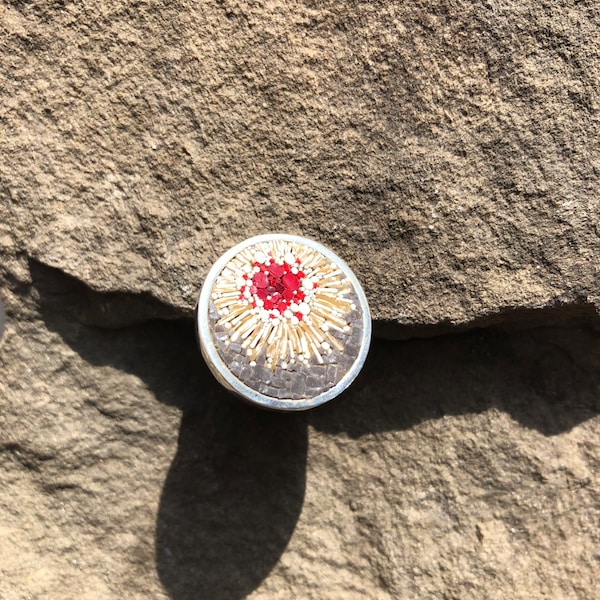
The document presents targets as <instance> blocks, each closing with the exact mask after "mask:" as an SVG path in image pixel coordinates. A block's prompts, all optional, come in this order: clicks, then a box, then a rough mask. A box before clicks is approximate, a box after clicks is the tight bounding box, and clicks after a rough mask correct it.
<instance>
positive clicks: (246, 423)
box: [30, 263, 600, 600]
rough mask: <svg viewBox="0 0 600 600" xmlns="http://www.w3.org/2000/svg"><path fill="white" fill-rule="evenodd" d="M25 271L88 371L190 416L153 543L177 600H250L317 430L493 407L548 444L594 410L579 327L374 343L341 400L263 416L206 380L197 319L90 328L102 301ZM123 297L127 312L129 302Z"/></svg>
mask: <svg viewBox="0 0 600 600" xmlns="http://www.w3.org/2000/svg"><path fill="white" fill-rule="evenodd" d="M30 267H31V274H32V279H33V282H34V286H35V288H36V289H37V291H38V294H39V298H40V305H41V308H40V310H41V314H42V317H43V318H44V320H45V322H46V324H47V326H48V328H49V329H52V330H54V331H57V332H58V333H59V334H60V335H61V336H62V337H63V339H65V341H66V342H67V343H68V344H69V345H70V346H71V347H72V348H73V349H74V350H75V351H76V352H78V353H79V354H80V355H82V356H83V357H84V358H85V359H86V360H87V361H88V362H90V363H91V364H93V365H105V364H111V365H113V366H114V367H116V368H118V369H121V370H123V371H126V372H131V373H135V374H136V375H137V376H139V377H140V378H141V379H143V380H144V381H145V382H146V384H147V385H148V387H149V388H150V389H151V390H152V391H153V392H154V394H155V395H156V397H157V399H159V400H160V401H162V402H164V403H167V404H170V405H175V406H178V407H179V408H180V409H181V410H182V419H181V429H180V433H179V440H178V448H177V452H176V456H175V458H174V460H173V462H172V464H171V466H170V468H169V471H168V474H167V477H166V480H165V482H164V485H163V488H162V493H161V497H160V505H159V510H158V514H157V527H156V541H155V543H156V564H157V570H158V574H159V577H160V580H161V582H162V584H163V585H164V587H165V590H166V591H167V593H168V594H169V595H170V597H171V598H172V599H173V600H187V599H198V598H219V599H225V600H228V599H231V600H235V599H239V598H245V597H246V596H247V595H248V594H249V593H251V592H252V591H253V590H254V589H256V588H257V587H258V586H259V585H260V584H261V582H262V581H263V580H264V579H265V577H266V576H267V575H268V574H269V572H270V571H271V569H272V568H273V567H274V566H275V564H276V563H277V561H278V560H279V558H280V556H281V555H282V553H283V552H284V551H285V548H286V546H287V544H288V542H289V540H290V538H291V536H292V534H293V531H294V529H295V526H296V523H297V521H298V519H299V517H300V513H301V510H302V505H303V501H304V494H305V485H306V462H307V452H308V428H309V427H311V428H313V429H315V430H317V431H319V432H324V433H326V434H328V435H338V434H339V435H348V436H350V437H352V438H359V437H361V436H363V435H368V434H372V433H377V432H381V431H390V430H403V429H408V428H410V427H413V426H414V425H415V424H417V423H420V422H423V421H426V420H430V419H439V418H442V417H444V416H448V415H464V414H469V413H481V412H483V411H486V410H490V409H496V410H499V411H503V412H505V413H507V414H509V415H510V416H511V417H512V418H513V419H515V420H516V421H518V422H519V423H521V424H522V425H523V426H525V427H528V428H531V429H535V430H537V431H539V432H540V433H541V434H543V435H546V436H551V435H556V434H559V433H562V432H565V431H568V430H569V429H571V428H572V427H574V426H575V425H577V424H578V423H581V422H583V421H585V420H587V419H589V418H592V417H594V416H596V415H597V414H598V413H600V335H599V334H598V332H597V331H594V330H593V329H591V328H589V327H586V326H578V325H573V326H569V327H548V328H536V329H530V330H517V331H500V330H492V329H488V330H473V331H469V332H466V333H460V334H454V335H446V336H441V337H437V338H431V339H413V340H408V341H404V342H397V341H396V342H390V341H382V340H375V341H374V343H373V345H372V348H371V352H370V355H369V358H368V360H367V362H366V364H365V367H364V369H363V371H362V372H361V374H360V375H359V377H358V379H357V381H356V382H355V383H354V384H353V386H352V387H351V388H350V389H349V390H347V391H346V392H345V393H344V394H343V395H342V396H341V397H340V398H338V399H336V400H335V401H333V402H331V403H329V404H327V405H325V406H322V407H320V408H318V409H315V410H312V411H310V412H308V413H291V414H285V413H284V414H282V413H273V412H266V411H261V410H258V409H255V408H254V407H251V406H249V405H246V404H244V403H242V402H240V401H238V400H236V399H234V398H231V397H230V396H229V394H228V393H227V392H225V391H224V390H223V389H222V388H221V387H220V386H219V384H217V382H216V381H215V380H214V379H213V378H212V376H211V375H210V373H209V371H208V369H207V368H206V366H205V365H204V363H203V361H202V359H201V355H200V352H199V350H198V349H197V344H196V340H195V335H194V333H193V329H194V328H193V325H192V322H191V321H189V320H179V321H167V320H160V321H158V320H157V321H146V322H144V323H141V324H139V325H137V326H130V327H126V328H121V329H115V330H107V329H99V328H97V327H94V326H90V323H92V324H93V323H94V322H95V321H94V319H95V315H97V314H99V313H98V307H99V306H103V305H104V304H106V303H107V302H108V300H110V299H109V298H107V296H106V295H104V294H99V293H96V292H92V291H90V290H89V289H88V288H86V287H85V286H84V285H83V284H81V283H80V282H77V281H75V280H73V279H72V278H70V277H68V276H66V275H64V274H63V273H61V272H60V271H56V270H54V269H50V268H49V267H46V266H44V265H40V264H39V263H32V265H30ZM124 296H126V295H124ZM111 301H112V300H111ZM118 301H119V302H120V306H121V307H122V308H125V309H126V305H127V298H125V297H124V298H121V299H118ZM100 312H102V311H100ZM73 315H75V316H76V319H77V320H76V321H74V319H73Z"/></svg>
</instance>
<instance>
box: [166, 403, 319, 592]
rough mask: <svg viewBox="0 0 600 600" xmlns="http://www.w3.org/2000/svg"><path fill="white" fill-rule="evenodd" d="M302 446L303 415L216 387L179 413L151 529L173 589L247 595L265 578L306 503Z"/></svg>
mask: <svg viewBox="0 0 600 600" xmlns="http://www.w3.org/2000/svg"><path fill="white" fill-rule="evenodd" d="M306 446H307V435H306V420H305V418H304V415H279V414H273V413H266V412H260V411H257V410H256V409H254V408H252V407H249V406H245V405H243V404H240V403H238V402H236V401H235V400H229V399H228V398H219V397H215V401H214V402H213V403H212V405H211V407H210V409H209V410H208V411H204V412H203V413H199V412H192V413H188V414H186V415H184V417H183V421H182V426H181V433H180V438H179V448H178V452H177V456H176V458H175V460H174V461H173V464H172V466H171V469H170V471H169V475H168V477H167V480H166V482H165V486H164V489H163V493H162V498H161V502H160V510H159V515H158V529H157V538H156V539H157V562H158V571H159V574H160V577H161V580H162V582H163V584H164V585H165V587H166V589H167V590H168V591H169V593H170V594H171V596H172V598H174V599H177V600H179V599H184V598H185V599H187V598H190V599H192V598H193V599H196V598H224V599H228V598H232V599H233V598H244V597H246V595H247V594H248V593H250V592H251V591H252V590H253V589H254V588H255V587H256V586H257V585H258V584H259V583H260V582H261V581H262V580H263V579H264V577H265V576H266V575H267V574H268V573H269V571H270V570H271V568H272V567H273V566H274V564H275V562H276V561H277V559H278V558H279V556H280V555H281V553H282V551H283V550H284V548H285V547H286V545H287V542H288V540H289V538H290V536H291V534H292V531H293V529H294V526H295V524H296V521H297V519H298V516H299V514H300V510H301V508H302V502H303V498H304V481H305V468H306V467H305V460H306Z"/></svg>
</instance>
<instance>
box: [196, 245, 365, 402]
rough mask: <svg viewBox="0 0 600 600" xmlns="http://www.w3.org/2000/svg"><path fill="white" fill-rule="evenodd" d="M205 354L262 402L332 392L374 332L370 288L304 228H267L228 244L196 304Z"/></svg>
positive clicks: (229, 380)
mask: <svg viewBox="0 0 600 600" xmlns="http://www.w3.org/2000/svg"><path fill="white" fill-rule="evenodd" d="M196 327H197V334H198V339H199V342H200V348H201V351H202V355H203V357H204V359H205V361H206V363H207V365H208V367H209V368H210V370H211V371H212V373H213V374H214V376H215V377H216V379H217V380H218V381H220V382H221V384H222V385H223V386H224V387H225V388H227V389H228V390H230V391H231V392H233V393H235V394H237V395H238V396H240V397H242V398H243V399H245V400H247V401H249V402H251V403H254V404H258V405H260V406H262V407H265V408H271V409H275V410H285V411H295V410H306V409H309V408H313V407H315V406H319V405H320V404H323V403H325V402H328V401H329V400H331V399H333V398H335V397H336V396H338V395H339V394H340V393H341V392H343V391H344V390H345V389H346V388H347V387H348V386H349V385H350V384H351V383H352V382H353V381H354V379H355V378H356V376H357V375H358V373H359V372H360V370H361V368H362V366H363V364H364V362H365V359H366V357H367V352H368V350H369V345H370V342H371V317H370V312H369V306H368V304H367V298H366V296H365V293H364V291H363V289H362V287H361V285H360V283H359V282H358V279H357V278H356V276H355V275H354V273H353V272H352V271H351V270H350V267H348V265H347V264H346V263H345V262H344V261H343V260H342V259H341V258H339V257H338V256H337V255H336V254H334V253H333V252H332V251H331V250H328V249H327V248H325V247H324V246H322V245H321V244H319V243H317V242H315V241H313V240H309V239H306V238H302V237H298V236H294V235H287V234H267V235H260V236H257V237H253V238H250V239H248V240H246V241H244V242H242V243H240V244H238V245H236V246H234V247H233V248H231V249H230V250H229V251H227V252H226V253H225V254H224V255H223V256H222V257H221V258H220V259H219V260H217V262H216V263H215V264H214V266H213V267H212V269H211V270H210V272H209V274H208V276H207V278H206V280H205V281H204V285H203V286H202V290H201V292H200V297H199V299H198V304H197V306H196Z"/></svg>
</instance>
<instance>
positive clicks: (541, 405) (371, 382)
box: [309, 327, 600, 437]
mask: <svg viewBox="0 0 600 600" xmlns="http://www.w3.org/2000/svg"><path fill="white" fill-rule="evenodd" d="M599 392H600V335H599V334H598V332H595V331H593V330H592V329H589V328H577V327H565V328H560V327H554V328H538V329H531V330H524V331H510V332H508V331H499V330H475V331H471V332H467V333H462V334H458V335H447V336H441V337H438V338H432V339H422V340H410V341H406V342H389V341H376V342H375V343H374V344H373V347H372V349H371V352H370V355H369V359H368V361H367V364H366V365H365V369H364V370H363V371H362V373H361V374H360V376H359V378H358V380H357V381H356V382H355V384H354V386H353V387H352V388H350V390H348V392H347V393H346V394H345V395H344V396H343V397H342V398H340V399H338V400H337V401H336V402H332V403H331V404H328V405H326V406H324V407H322V408H321V409H318V410H315V411H313V412H311V413H310V418H309V423H310V424H311V425H312V426H314V427H315V428H317V429H319V430H322V431H328V432H340V431H342V432H346V433H348V434H349V435H350V436H352V437H359V436H361V435H364V434H367V433H371V432H378V431H389V430H397V429H405V428H408V427H411V426H413V425H414V424H416V423H419V422H422V421H426V420H429V419H436V418H441V417H444V416H446V415H461V414H466V413H478V412H482V411H485V410H488V409H493V408H495V409H497V410H501V411H504V412H506V413H508V414H510V415H511V417H512V418H513V419H515V420H516V421H518V422H520V423H521V424H522V425H524V426H525V427H528V428H531V429H536V430H538V431H539V432H541V433H542V434H544V435H556V434H559V433H562V432H565V431H568V430H569V429H571V428H573V427H574V426H575V425H577V424H578V423H581V422H583V421H585V420H587V419H589V418H591V417H594V416H596V415H597V414H598V413H599V412H600V394H599Z"/></svg>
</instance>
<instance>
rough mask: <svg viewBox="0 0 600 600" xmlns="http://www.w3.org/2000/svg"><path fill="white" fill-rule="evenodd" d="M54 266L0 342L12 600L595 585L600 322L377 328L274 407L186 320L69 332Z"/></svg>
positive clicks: (530, 594)
mask: <svg viewBox="0 0 600 600" xmlns="http://www.w3.org/2000/svg"><path fill="white" fill-rule="evenodd" d="M53 274H54V275H56V273H55V272H51V273H50V274H48V277H47V279H46V280H45V281H46V284H44V285H40V287H39V288H38V289H37V290H36V291H37V297H38V298H39V305H40V307H41V311H40V312H39V313H38V314H37V315H33V314H32V315H31V316H30V318H29V320H27V319H25V318H21V319H19V320H15V319H14V318H13V317H12V316H11V315H12V304H11V303H10V300H9V317H10V318H9V322H8V326H7V333H6V336H5V342H4V344H3V346H2V349H1V350H0V373H1V374H2V376H1V377H0V432H1V434H0V461H1V465H2V466H1V471H0V472H1V476H0V477H1V481H2V485H1V486H0V514H1V515H2V526H1V527H2V535H1V536H0V596H1V597H2V598H6V600H20V599H22V598H45V599H48V600H58V599H67V598H74V597H77V598H86V599H87V598H89V599H90V600H91V599H94V600H97V599H105V598H106V599H112V598H124V599H129V598H170V599H172V600H184V599H190V600H191V599H194V600H195V599H197V598H223V599H228V598H244V597H249V598H255V599H261V598H269V599H271V598H276V599H277V598H281V599H284V598H290V597H293V598H315V599H319V600H321V599H323V598H325V599H330V598H331V599H333V598H354V597H361V598H382V599H392V598H403V597H414V598H426V597H434V598H435V597H439V598H442V597H450V598H452V597H453V598H461V599H463V598H465V599H469V598H473V599H476V598H477V599H480V598H523V599H525V598H527V599H534V600H535V599H537V598H540V599H541V598H547V597H554V598H556V597H560V598H577V599H578V600H579V599H590V600H591V599H593V598H595V595H596V588H597V585H596V584H597V577H596V575H597V564H598V548H597V526H596V525H597V521H598V517H599V516H600V501H599V498H600V490H599V489H598V474H597V466H598V461H599V460H600V442H599V440H600V435H599V433H600V417H599V416H598V413H599V411H600V404H599V403H598V398H599V395H598V390H599V389H600V375H599V374H600V338H599V336H598V334H597V333H593V332H591V331H589V330H585V329H575V328H570V329H563V328H542V329H536V330H532V331H523V332H513V333H500V332H494V331H492V330H489V331H474V332H470V333H467V334H461V335H454V336H446V337H441V338H433V339H427V340H413V341H408V342H385V341H377V342H376V343H375V345H374V347H373V350H372V354H371V356H370V359H369V360H368V362H367V365H366V368H365V371H364V372H363V374H361V376H360V378H359V380H358V381H357V382H356V384H355V385H354V386H353V387H351V388H350V390H349V391H348V393H346V394H345V395H344V396H343V397H341V398H339V399H338V400H336V401H334V402H332V403H331V404H329V405H327V406H325V407H323V408H321V409H318V410H315V411H313V412H310V413H305V414H300V415H298V414H291V415H290V414H283V415H282V414H274V413H268V412H262V411H257V410H256V409H254V408H252V407H249V406H246V405H244V404H242V403H241V402H239V401H237V400H235V399H233V398H230V397H229V396H227V395H226V394H225V392H224V391H223V390H222V389H221V388H220V386H219V385H218V384H217V383H216V382H215V381H214V380H213V378H212V377H211V376H210V374H209V372H208V370H207V369H206V368H205V367H204V366H203V364H202V360H201V357H200V355H199V352H198V350H197V346H196V341H195V339H194V335H193V327H192V324H191V323H190V322H188V321H185V320H184V321H181V322H177V321H150V322H147V323H146V324H142V325H138V326H136V327H131V328H126V329H120V330H109V329H102V328H97V327H91V326H86V325H82V324H81V323H80V322H79V321H77V320H75V319H74V318H72V314H71V313H69V312H64V310H63V308H62V307H63V304H62V303H57V302H56V297H57V293H58V291H60V290H63V293H61V294H60V297H61V298H62V299H63V300H66V299H68V296H69V293H70V292H68V291H64V290H65V289H67V290H68V288H69V285H70V283H71V282H70V281H68V280H67V281H66V282H65V281H61V280H60V279H59V278H58V277H56V278H55V281H54V284H53V286H50V285H48V283H47V282H48V280H49V279H50V278H51V277H52V276H53ZM38 281H41V279H40V278H38ZM97 296H98V295H96V296H95V297H97ZM93 300H94V298H92V301H93ZM98 300H100V301H101V298H98Z"/></svg>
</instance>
